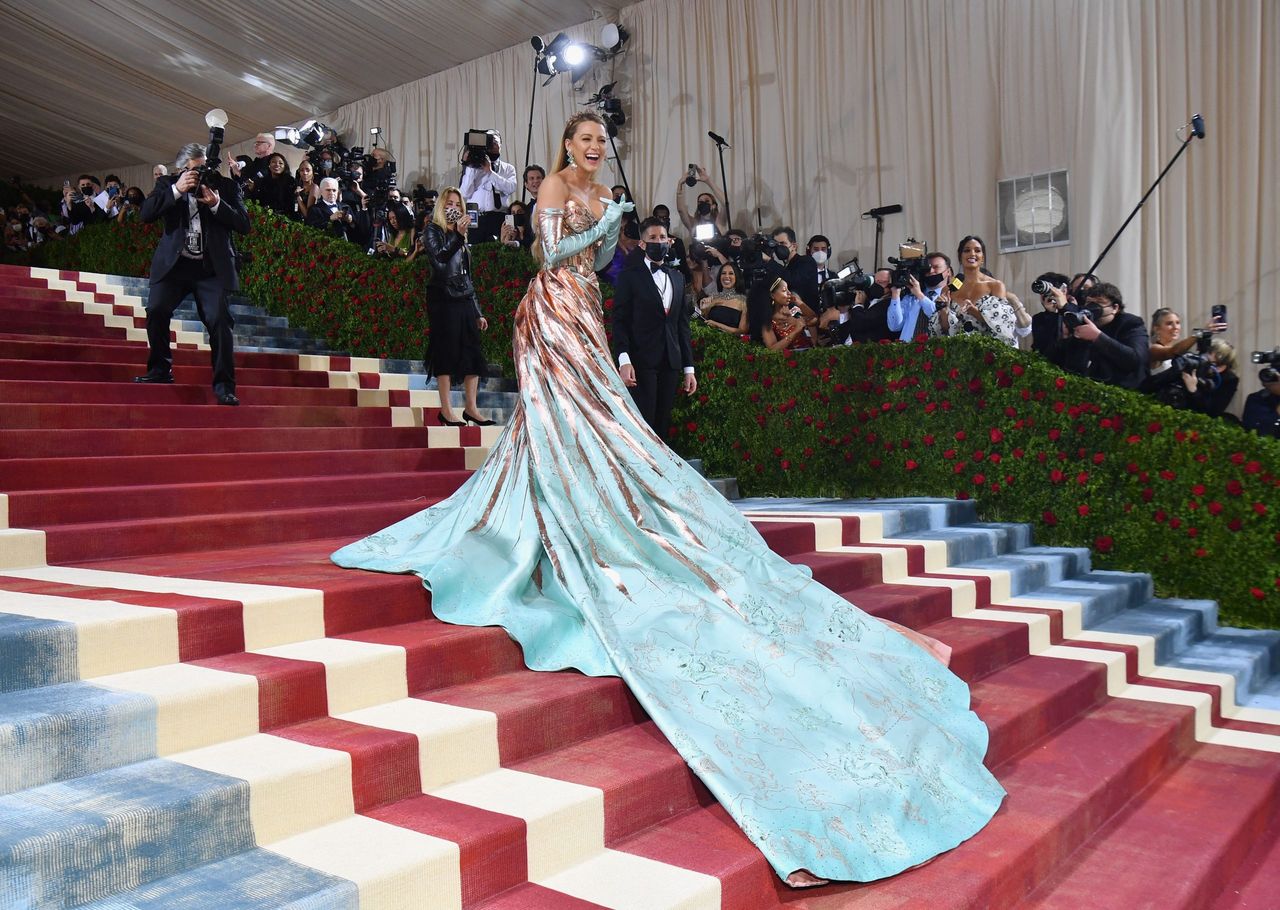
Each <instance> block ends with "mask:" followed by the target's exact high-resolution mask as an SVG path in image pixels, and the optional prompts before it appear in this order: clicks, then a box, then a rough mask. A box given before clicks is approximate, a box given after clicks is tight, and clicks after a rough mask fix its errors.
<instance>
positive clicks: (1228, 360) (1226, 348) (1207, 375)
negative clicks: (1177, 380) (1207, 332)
mask: <svg viewBox="0 0 1280 910" xmlns="http://www.w3.org/2000/svg"><path fill="white" fill-rule="evenodd" d="M1205 361H1206V364H1205V366H1206V368H1205V369H1200V370H1192V371H1190V372H1186V371H1184V372H1183V373H1182V383H1183V386H1184V387H1185V388H1186V390H1187V393H1188V394H1189V395H1190V396H1191V410H1193V411H1199V412H1200V413H1201V414H1208V415H1209V416H1210V417H1221V416H1222V415H1223V414H1225V413H1226V411H1227V408H1228V407H1230V405H1231V399H1232V398H1235V396H1236V390H1237V389H1239V388H1240V377H1239V376H1237V375H1236V366H1237V363H1236V349H1235V348H1234V347H1232V346H1231V345H1230V344H1228V343H1227V342H1226V341H1223V340H1222V339H1221V338H1215V339H1213V340H1212V341H1210V342H1209V351H1208V353H1207V354H1206V355H1205Z"/></svg>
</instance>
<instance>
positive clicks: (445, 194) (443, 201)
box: [431, 186, 467, 231]
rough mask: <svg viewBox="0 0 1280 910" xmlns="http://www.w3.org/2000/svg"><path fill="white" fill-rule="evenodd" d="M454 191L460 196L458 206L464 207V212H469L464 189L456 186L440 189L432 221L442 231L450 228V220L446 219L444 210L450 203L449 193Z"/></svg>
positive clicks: (432, 213) (432, 212)
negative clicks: (464, 197)
mask: <svg viewBox="0 0 1280 910" xmlns="http://www.w3.org/2000/svg"><path fill="white" fill-rule="evenodd" d="M450 193H454V194H456V195H457V197H458V207H459V208H461V209H462V214H464V215H465V214H466V213H467V206H466V203H465V202H463V200H462V190H460V189H458V188H457V187H456V186H446V187H445V188H444V189H442V190H441V191H440V195H439V196H437V197H436V205H435V208H434V209H432V211H431V223H432V224H434V225H435V226H436V227H438V228H440V230H442V231H447V230H449V222H447V221H445V220H444V210H445V207H446V206H447V205H448V204H449V194H450Z"/></svg>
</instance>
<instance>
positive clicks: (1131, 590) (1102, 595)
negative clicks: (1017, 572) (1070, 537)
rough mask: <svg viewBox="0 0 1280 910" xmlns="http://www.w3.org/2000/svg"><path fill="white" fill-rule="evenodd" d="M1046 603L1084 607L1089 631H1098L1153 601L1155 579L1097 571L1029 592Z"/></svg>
mask: <svg viewBox="0 0 1280 910" xmlns="http://www.w3.org/2000/svg"><path fill="white" fill-rule="evenodd" d="M1028 593H1030V594H1031V595H1032V596H1034V597H1038V598H1043V599H1046V600H1069V601H1074V602H1076V603H1080V604H1082V605H1083V606H1084V619H1083V623H1084V626H1085V628H1087V629H1094V628H1097V627H1098V626H1099V625H1100V624H1102V623H1103V622H1106V621H1107V620H1108V619H1110V618H1111V617H1113V616H1116V615H1118V614H1119V613H1121V612H1123V611H1124V610H1128V609H1130V608H1132V607H1136V606H1141V605H1143V604H1145V603H1147V602H1149V601H1150V600H1151V595H1152V584H1151V576H1149V575H1139V574H1137V573H1134V572H1107V571H1103V570H1101V569H1094V570H1092V571H1090V572H1088V573H1086V574H1083V575H1080V576H1077V577H1075V578H1069V579H1064V580H1062V581H1059V582H1054V583H1050V584H1048V585H1045V586H1043V587H1041V588H1037V589H1035V590H1034V591H1033V592H1028Z"/></svg>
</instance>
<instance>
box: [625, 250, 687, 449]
mask: <svg viewBox="0 0 1280 910" xmlns="http://www.w3.org/2000/svg"><path fill="white" fill-rule="evenodd" d="M661 271H662V273H663V274H664V275H666V276H667V278H668V279H669V280H670V282H671V309H670V310H669V311H667V312H664V311H663V308H662V295H661V294H660V293H659V291H658V286H657V284H656V283H655V282H654V276H653V274H652V272H651V270H650V268H649V264H648V262H644V263H641V264H640V265H638V266H635V267H633V268H629V269H623V271H622V272H621V273H620V274H619V275H618V283H617V285H616V286H615V287H614V295H613V353H614V357H615V358H616V357H621V356H622V355H623V354H626V355H627V356H628V357H629V358H630V359H631V364H632V366H633V367H635V371H636V385H635V386H633V387H632V388H631V390H630V391H631V397H632V399H633V400H634V401H635V403H636V407H637V408H638V409H639V411H640V413H641V415H643V417H644V419H645V422H646V423H648V424H649V426H650V427H651V428H652V429H653V431H654V433H656V434H657V435H658V438H659V439H662V440H664V441H665V440H666V438H667V428H668V427H669V426H670V424H671V407H672V405H673V404H674V403H675V398H676V389H677V388H678V387H679V385H680V379H681V376H682V375H683V374H684V370H685V368H686V367H692V366H693V343H692V340H691V339H690V336H689V319H690V317H691V316H692V311H691V309H690V307H689V304H688V303H686V302H685V299H684V277H683V276H682V275H681V274H680V272H679V271H677V270H675V269H671V268H663V269H662V270H661Z"/></svg>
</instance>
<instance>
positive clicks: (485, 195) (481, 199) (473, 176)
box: [458, 158, 518, 212]
mask: <svg viewBox="0 0 1280 910" xmlns="http://www.w3.org/2000/svg"><path fill="white" fill-rule="evenodd" d="M491 166H492V168H493V170H491V171H486V170H485V169H484V168H478V167H469V168H466V170H465V171H464V173H463V175H462V186H460V187H459V188H458V189H459V190H461V191H462V198H463V199H464V200H466V201H467V202H474V203H475V204H476V207H477V208H478V209H479V210H480V211H482V212H497V211H502V210H504V209H506V207H507V206H508V205H510V204H511V194H512V193H514V192H515V191H516V186H517V185H518V184H517V183H516V166H515V165H514V164H510V163H508V162H506V161H503V160H502V159H501V158H499V159H498V160H497V161H493V162H491ZM495 190H496V191H497V193H498V196H499V197H500V199H501V201H500V203H498V204H495V203H494V198H493V194H494V191H495Z"/></svg>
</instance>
